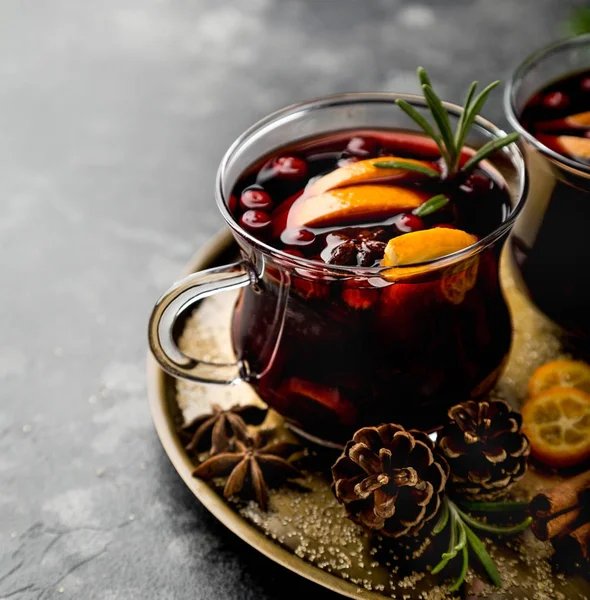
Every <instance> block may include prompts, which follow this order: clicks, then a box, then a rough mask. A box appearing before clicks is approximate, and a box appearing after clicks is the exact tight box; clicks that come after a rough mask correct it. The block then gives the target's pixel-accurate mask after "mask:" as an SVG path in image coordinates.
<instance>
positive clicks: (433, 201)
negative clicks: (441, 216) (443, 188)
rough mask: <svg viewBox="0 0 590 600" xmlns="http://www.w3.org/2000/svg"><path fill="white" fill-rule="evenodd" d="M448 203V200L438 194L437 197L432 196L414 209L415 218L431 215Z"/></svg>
mask: <svg viewBox="0 0 590 600" xmlns="http://www.w3.org/2000/svg"><path fill="white" fill-rule="evenodd" d="M448 203H449V199H448V198H447V196H445V195H444V194H438V195H437V196H433V197H432V198H429V199H428V200H426V202H424V204H421V205H420V206H419V207H418V208H416V209H414V211H413V212H414V214H415V215H416V216H417V217H425V216H426V215H431V214H432V213H434V212H436V211H437V210H440V209H441V208H442V207H443V206H446V205H447V204H448Z"/></svg>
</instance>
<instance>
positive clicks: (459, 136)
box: [452, 81, 477, 171]
mask: <svg viewBox="0 0 590 600" xmlns="http://www.w3.org/2000/svg"><path fill="white" fill-rule="evenodd" d="M476 88H477V81H474V82H473V83H472V84H471V85H470V86H469V90H468V91H467V95H466V96H465V102H464V104H463V112H462V113H461V116H460V117H459V122H458V123H457V130H456V132H455V148H457V155H456V156H455V163H454V164H453V169H452V170H453V171H455V170H456V169H457V164H458V162H459V157H460V156H461V148H463V144H464V143H465V138H466V137H467V128H466V127H465V119H466V118H467V112H468V111H469V107H470V106H471V100H472V99H473V94H475V90H476Z"/></svg>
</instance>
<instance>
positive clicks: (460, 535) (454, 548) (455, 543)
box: [432, 498, 532, 592]
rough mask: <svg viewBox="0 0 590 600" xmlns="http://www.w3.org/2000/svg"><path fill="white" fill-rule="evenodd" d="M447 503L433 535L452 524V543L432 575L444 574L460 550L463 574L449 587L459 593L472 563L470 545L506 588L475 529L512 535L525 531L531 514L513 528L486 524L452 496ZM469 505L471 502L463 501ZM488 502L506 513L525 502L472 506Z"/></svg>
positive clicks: (499, 582)
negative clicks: (458, 504) (503, 506)
mask: <svg viewBox="0 0 590 600" xmlns="http://www.w3.org/2000/svg"><path fill="white" fill-rule="evenodd" d="M443 502H444V504H443V507H442V510H441V515H440V517H439V520H438V522H437V523H436V525H435V526H434V529H433V530H432V534H433V535H438V534H439V533H441V532H442V531H443V530H444V529H445V527H446V526H447V525H448V524H449V523H450V525H449V545H448V549H447V551H446V552H444V553H443V554H442V556H441V561H440V562H439V563H438V564H437V565H435V566H434V567H433V569H432V574H433V575H436V574H437V573H440V572H441V571H442V570H443V569H444V568H445V567H446V566H447V565H448V563H449V562H450V561H451V560H453V559H454V558H455V557H456V556H457V555H458V554H459V552H460V553H461V560H462V564H461V571H460V573H459V577H458V578H457V579H456V580H455V582H454V583H453V585H452V586H451V587H450V588H449V591H451V592H455V591H457V590H458V589H459V587H460V586H461V584H462V583H463V581H464V579H465V575H466V573H467V568H468V566H469V552H468V550H467V548H468V547H469V548H471V550H472V551H473V553H474V554H475V556H477V558H478V560H479V562H480V563H481V564H482V566H483V567H484V569H485V570H486V572H487V574H488V576H489V577H490V579H491V580H492V582H493V583H494V585H496V586H497V587H502V578H501V577H500V574H499V573H498V569H497V567H496V565H495V564H494V561H493V560H492V557H491V556H490V555H489V553H488V551H487V550H486V548H485V546H484V545H483V543H482V541H481V540H480V539H479V537H478V536H477V534H476V533H475V532H474V531H473V530H474V529H477V530H479V531H485V532H487V533H495V534H498V535H511V534H515V533H519V532H521V531H524V530H525V529H526V528H527V527H528V526H529V525H530V524H531V521H532V519H531V517H527V518H526V519H525V520H524V521H522V522H521V523H518V524H517V525H513V526H510V527H501V526H497V525H490V524H488V523H484V522H482V521H479V520H477V519H474V518H473V517H472V516H470V515H468V514H467V513H465V512H464V511H462V510H461V509H460V508H459V507H458V506H457V505H456V504H455V503H454V502H453V501H452V500H449V499H448V498H445V499H444V501H443ZM463 504H464V505H465V504H468V503H463ZM503 504H505V505H506V508H503V509H502V510H500V509H499V508H498V506H501V505H503ZM484 505H490V506H494V505H498V506H494V508H492V509H488V510H490V512H506V511H508V510H510V509H512V510H514V509H521V508H522V503H520V502H506V503H502V502H490V503H473V504H472V506H476V507H477V509H479V510H482V506H484Z"/></svg>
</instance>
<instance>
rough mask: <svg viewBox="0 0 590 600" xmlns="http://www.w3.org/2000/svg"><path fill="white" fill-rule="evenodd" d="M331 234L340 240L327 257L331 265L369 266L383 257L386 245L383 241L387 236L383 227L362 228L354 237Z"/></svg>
mask: <svg viewBox="0 0 590 600" xmlns="http://www.w3.org/2000/svg"><path fill="white" fill-rule="evenodd" d="M332 235H334V236H336V237H338V238H340V239H341V240H342V242H341V243H339V244H338V245H337V246H336V247H335V248H334V249H333V250H332V253H331V254H330V257H329V258H328V261H327V262H328V263H330V264H333V265H356V266H359V267H370V266H372V265H373V264H374V263H375V261H377V260H379V259H380V258H382V257H383V253H384V252H385V247H386V246H387V244H386V242H385V241H384V240H385V239H386V238H387V232H386V231H385V229H383V228H378V229H373V230H371V229H363V230H361V231H359V232H358V233H357V234H356V236H355V237H350V236H347V235H344V234H343V233H338V234H332Z"/></svg>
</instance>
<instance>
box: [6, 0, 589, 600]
mask: <svg viewBox="0 0 590 600" xmlns="http://www.w3.org/2000/svg"><path fill="white" fill-rule="evenodd" d="M581 4H585V2H575V1H569V0H568V1H566V0H456V1H451V0H444V1H443V0H432V1H431V2H422V3H417V2H414V1H411V0H407V1H402V0H381V1H378V0H357V1H354V0H323V1H321V0H307V1H297V0H231V1H228V0H99V1H94V2H90V1H83V0H37V1H33V0H1V2H0V242H1V247H2V257H1V258H0V290H1V296H0V599H3V598H10V599H14V600H29V599H52V598H58V599H63V600H66V599H77V600H135V599H141V600H151V599H157V600H170V599H180V600H184V599H198V600H204V599H216V600H217V599H229V600H233V599H236V600H238V599H239V600H242V599H254V598H256V599H258V600H264V599H266V598H277V597H281V598H299V597H301V596H302V595H306V596H308V597H313V598H322V599H323V598H325V599H328V598H334V595H333V594H330V593H327V592H324V591H323V590H321V589H320V588H319V587H316V586H314V585H313V584H311V583H308V582H306V581H303V580H300V579H299V578H297V577H296V576H295V575H293V574H291V573H289V572H287V571H286V570H284V569H282V568H281V567H278V566H276V565H274V564H273V563H271V562H270V561H269V560H267V559H265V558H263V557H261V556H259V555H257V553H256V552H255V551H253V550H251V549H250V548H249V547H248V546H246V545H245V544H244V543H242V542H241V541H240V540H239V539H237V538H236V537H235V536H234V535H233V534H231V533H229V532H228V531H227V530H226V529H225V528H224V527H223V526H222V525H220V524H219V523H217V522H216V521H215V520H214V519H213V518H212V517H211V516H210V515H209V514H208V513H207V512H206V511H205V510H204V509H203V508H202V507H201V506H200V505H199V504H198V503H197V502H196V501H195V500H194V498H193V496H192V495H191V494H190V492H189V491H188V490H187V489H186V488H185V487H184V485H183V483H182V482H181V481H180V479H179V477H178V476H177V475H176V473H175V471H174V470H173V468H172V466H171V465H170V463H169V462H168V459H167V458H166V456H165V455H164V452H163V450H162V448H161V447H160V443H159V441H158V439H157V437H156V435H155V432H154V430H153V427H152V424H151V420H150V416H149V413H148V408H147V403H146V392H145V383H144V362H145V352H146V340H145V337H146V321H147V317H148V314H149V310H150V307H151V305H152V303H153V302H154V300H155V299H156V297H157V296H158V295H159V294H160V292H161V291H163V289H165V288H166V287H167V286H168V285H169V283H170V282H172V281H173V280H174V279H175V278H176V276H177V275H178V274H179V273H180V272H181V269H182V266H183V264H184V263H186V261H187V260H188V259H189V257H190V256H191V254H192V252H193V251H194V250H195V249H196V248H197V247H198V246H200V245H201V244H202V243H203V242H204V241H205V240H206V239H207V238H208V237H209V236H210V235H211V234H213V233H214V232H215V231H216V230H217V229H218V228H219V227H220V226H221V218H220V217H219V216H218V214H217V212H216V209H215V207H214V203H213V200H212V189H213V179H214V174H215V169H216V166H217V164H218V162H219V160H220V158H221V156H222V154H223V152H224V150H225V149H226V148H227V146H228V145H229V144H230V143H231V142H232V141H233V139H234V138H235V137H236V136H237V135H238V134H239V133H240V132H241V131H242V130H243V129H245V128H246V127H247V126H249V125H250V124H251V123H253V122H254V121H255V120H257V119H258V118H260V117H262V116H264V115H266V114H267V113H269V112H270V111H273V110H275V109H277V108H280V107H282V106H284V105H286V104H289V103H292V102H294V101H297V100H303V99H306V98H310V97H314V96H319V95H323V94H330V93H333V92H340V91H354V90H365V91H366V90H398V91H414V90H415V89H416V85H415V77H414V69H415V67H416V66H417V65H418V64H422V65H424V66H425V67H427V68H428V71H429V73H430V75H431V78H432V79H433V82H434V84H435V87H437V89H438V90H439V91H440V92H441V94H443V95H444V96H446V97H447V98H448V99H451V100H459V99H461V98H462V96H463V89H464V87H465V85H466V84H467V82H469V81H470V80H471V79H474V78H477V79H479V80H480V81H483V82H487V81H490V80H492V79H495V78H504V79H505V78H506V76H507V75H508V74H509V73H510V70H511V68H512V67H513V66H514V65H515V64H516V62H517V61H518V60H519V59H521V58H522V57H523V56H524V55H525V54H527V53H528V52H530V51H531V50H533V49H535V48H537V47H540V46H543V45H545V44H547V43H549V42H550V41H552V40H553V39H555V38H557V37H559V36H561V34H562V32H563V30H562V29H561V23H562V21H563V20H564V19H565V18H566V17H567V16H568V14H569V11H570V9H571V8H572V7H573V6H576V5H581ZM486 115H487V116H488V117H490V118H491V119H492V120H495V121H497V122H498V123H499V124H502V125H504V124H505V120H504V118H503V116H502V108H501V101H500V93H499V92H496V93H495V95H494V96H493V98H492V99H491V101H490V105H489V106H488V107H487V109H486Z"/></svg>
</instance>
